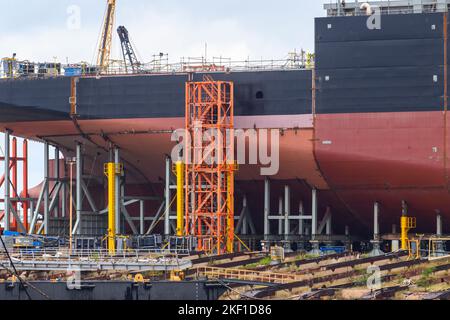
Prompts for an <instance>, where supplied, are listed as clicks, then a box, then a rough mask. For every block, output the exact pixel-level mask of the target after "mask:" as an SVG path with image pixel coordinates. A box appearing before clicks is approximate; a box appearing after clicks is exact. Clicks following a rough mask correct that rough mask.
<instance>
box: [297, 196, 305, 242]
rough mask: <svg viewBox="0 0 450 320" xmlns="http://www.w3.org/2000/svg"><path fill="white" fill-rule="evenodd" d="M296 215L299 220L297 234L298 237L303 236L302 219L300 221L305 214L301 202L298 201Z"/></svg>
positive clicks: (303, 226)
mask: <svg viewBox="0 0 450 320" xmlns="http://www.w3.org/2000/svg"><path fill="white" fill-rule="evenodd" d="M298 214H299V219H298V234H299V235H300V236H303V235H304V234H305V225H304V221H303V220H304V219H302V217H303V216H304V214H305V207H304V206H303V201H300V203H299V205H298Z"/></svg>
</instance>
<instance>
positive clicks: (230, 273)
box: [197, 267, 305, 284]
mask: <svg viewBox="0 0 450 320" xmlns="http://www.w3.org/2000/svg"><path fill="white" fill-rule="evenodd" d="M197 276H203V277H207V278H209V279H229V280H231V279H232V280H241V281H254V282H265V283H278V284H283V283H291V282H297V281H301V280H304V279H305V276H304V275H303V276H302V275H296V274H290V273H275V272H264V271H262V272H260V271H251V270H245V269H228V268H215V267H201V268H197Z"/></svg>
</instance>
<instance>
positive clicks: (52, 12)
mask: <svg viewBox="0 0 450 320" xmlns="http://www.w3.org/2000/svg"><path fill="white" fill-rule="evenodd" d="M330 1H331V2H335V0H279V1H273V0H271V1H269V0H227V1H207V0H189V1H186V0H117V9H116V27H117V26H118V25H124V26H126V27H127V29H128V31H129V33H130V36H131V39H132V42H133V44H134V45H135V47H136V50H137V52H138V54H139V57H140V59H141V60H142V61H144V62H148V61H151V59H152V55H154V54H158V53H160V52H163V53H168V54H169V56H170V60H171V61H172V62H178V61H179V59H180V57H188V56H190V57H200V56H202V55H204V52H205V43H207V47H208V51H207V52H208V57H213V56H215V57H219V56H222V57H227V58H233V60H244V59H247V58H248V57H250V58H251V59H260V58H264V59H278V58H284V57H286V56H287V54H288V52H290V51H292V50H293V49H297V50H300V49H302V48H303V49H305V50H307V51H310V52H312V51H313V48H314V17H321V16H324V15H325V11H324V10H323V3H329V2H330ZM105 7H106V0H0V8H2V9H1V12H2V15H1V19H0V30H1V31H0V57H4V56H10V55H12V53H17V57H18V59H19V60H30V61H36V62H37V61H41V62H43V61H54V60H55V59H57V60H58V61H60V62H63V63H65V62H66V61H67V60H68V61H69V62H72V63H74V62H80V61H86V62H94V58H95V53H96V47H97V43H98V38H99V34H100V30H101V24H102V20H103V16H104V13H105ZM78 13H79V15H78ZM78 17H79V18H80V19H79V21H78V19H77V18H78ZM78 22H79V24H78ZM117 38H118V37H117V35H116V33H114V42H113V53H112V55H113V57H114V58H119V57H120V55H119V54H120V46H119V41H118V39H117ZM0 139H1V142H0V146H2V150H3V144H4V142H3V140H4V138H3V136H2V135H1V136H0ZM2 150H1V151H0V154H3V151H2ZM20 150H21V149H20ZM30 153H31V157H32V159H31V160H32V161H31V163H30V175H31V177H30V185H36V184H38V183H39V182H40V181H41V180H42V166H43V163H42V145H40V144H32V145H31V150H30ZM0 172H3V165H2V168H1V169H0ZM0 192H2V191H1V190H0Z"/></svg>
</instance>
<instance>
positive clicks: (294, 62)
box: [0, 51, 314, 79]
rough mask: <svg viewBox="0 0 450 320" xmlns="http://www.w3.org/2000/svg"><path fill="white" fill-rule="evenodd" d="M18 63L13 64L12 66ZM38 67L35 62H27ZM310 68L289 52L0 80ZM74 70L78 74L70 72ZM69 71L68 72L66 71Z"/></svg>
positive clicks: (303, 57) (6, 75)
mask: <svg viewBox="0 0 450 320" xmlns="http://www.w3.org/2000/svg"><path fill="white" fill-rule="evenodd" d="M20 63H21V62H19V61H16V62H15V65H20ZM27 63H28V64H31V65H36V66H37V65H38V63H36V64H34V63H30V62H27ZM313 67H314V55H313V54H308V53H306V52H304V51H302V52H300V53H296V52H293V53H291V54H289V56H288V57H287V58H285V59H260V60H250V59H248V60H242V61H240V60H236V61H235V60H231V59H227V58H222V57H214V58H212V60H206V59H204V58H187V59H184V58H182V59H181V61H180V62H176V63H169V61H165V60H164V61H162V62H160V63H156V64H155V62H153V61H152V62H149V63H145V64H142V65H141V68H140V69H139V70H137V71H132V70H130V69H129V68H128V69H127V68H126V67H125V65H124V64H123V62H121V61H118V60H114V61H112V63H111V64H110V66H109V68H108V70H107V72H106V74H101V75H100V74H98V70H100V69H99V68H97V67H96V66H92V65H86V64H79V65H73V64H70V65H62V66H61V71H60V72H44V73H40V71H42V69H39V68H37V67H36V68H32V69H30V70H33V71H32V72H22V71H20V70H19V69H15V70H14V72H12V73H11V72H10V71H7V70H4V68H3V69H1V68H0V78H2V79H41V78H58V77H68V76H79V77H100V76H101V77H105V76H127V75H130V76H132V75H161V74H186V73H212V72H245V71H277V70H301V69H312V68H313ZM74 69H77V70H78V72H76V73H73V70H74ZM67 70H70V73H69V72H68V71H67Z"/></svg>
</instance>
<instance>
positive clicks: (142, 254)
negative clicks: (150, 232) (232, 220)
mask: <svg viewBox="0 0 450 320" xmlns="http://www.w3.org/2000/svg"><path fill="white" fill-rule="evenodd" d="M8 252H9V254H10V255H11V256H12V257H14V258H16V259H21V260H29V259H32V260H36V259H45V260H83V259H88V260H95V261H111V260H119V259H128V260H136V261H138V260H140V259H147V258H156V259H159V258H170V259H172V258H174V257H175V258H178V257H186V256H188V255H189V251H188V250H185V249H177V250H174V249H172V250H171V249H139V250H136V249H126V250H117V251H116V253H115V254H114V255H110V254H109V252H108V250H107V249H72V250H70V249H68V248H44V249H23V248H11V249H8ZM0 257H6V253H5V251H4V250H0Z"/></svg>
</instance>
